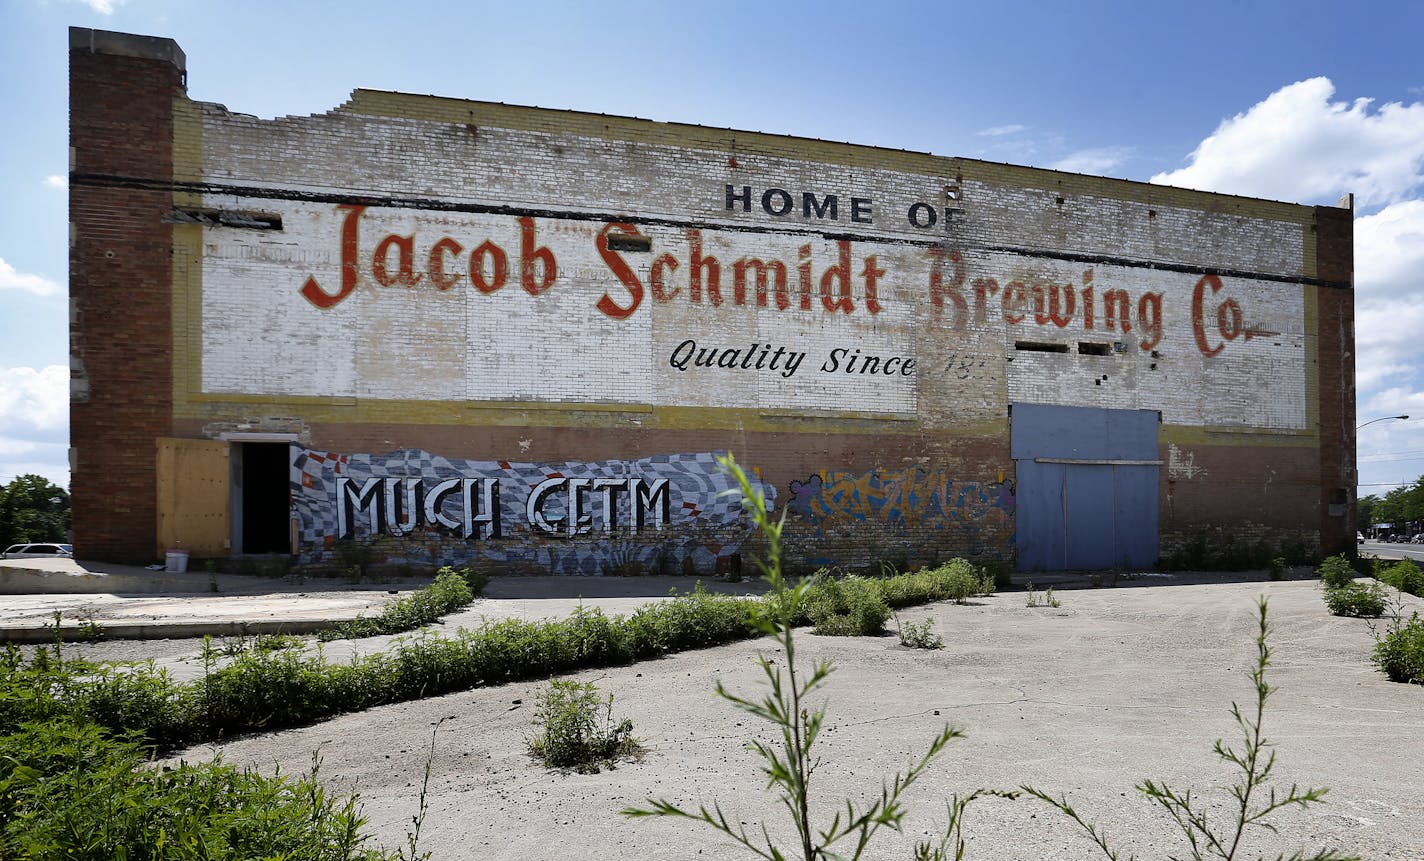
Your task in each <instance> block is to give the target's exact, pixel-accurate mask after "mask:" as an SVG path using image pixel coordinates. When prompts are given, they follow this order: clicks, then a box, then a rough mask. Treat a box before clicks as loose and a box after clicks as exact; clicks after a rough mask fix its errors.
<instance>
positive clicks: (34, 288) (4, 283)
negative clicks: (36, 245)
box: [0, 258, 60, 296]
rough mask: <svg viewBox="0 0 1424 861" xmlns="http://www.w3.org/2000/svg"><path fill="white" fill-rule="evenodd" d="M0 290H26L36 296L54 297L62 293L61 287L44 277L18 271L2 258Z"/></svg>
mask: <svg viewBox="0 0 1424 861" xmlns="http://www.w3.org/2000/svg"><path fill="white" fill-rule="evenodd" d="M0 290H24V291H26V292H28V293H33V294H35V295H36V296H52V295H54V294H55V293H58V292H59V291H60V287H59V285H58V284H56V283H55V282H53V281H51V280H50V279H48V278H46V277H44V276H43V275H30V274H28V273H26V272H20V271H17V270H16V269H15V267H13V266H11V265H10V264H8V263H6V262H5V260H4V258H0Z"/></svg>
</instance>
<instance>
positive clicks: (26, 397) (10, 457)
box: [0, 365, 69, 487]
mask: <svg viewBox="0 0 1424 861" xmlns="http://www.w3.org/2000/svg"><path fill="white" fill-rule="evenodd" d="M27 473H36V474H39V475H43V476H45V477H46V478H48V479H49V480H51V481H53V482H55V483H56V484H60V485H61V486H66V487H67V486H68V484H69V369H68V368H66V367H65V366H63V365H50V366H48V367H45V368H39V369H36V368H25V367H20V368H0V481H3V482H8V481H10V480H11V479H13V478H14V477H15V476H17V475H25V474H27Z"/></svg>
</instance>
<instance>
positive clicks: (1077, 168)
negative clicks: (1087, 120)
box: [1048, 146, 1132, 174]
mask: <svg viewBox="0 0 1424 861" xmlns="http://www.w3.org/2000/svg"><path fill="white" fill-rule="evenodd" d="M1131 157H1132V148H1131V147H1121V146H1105V147H1098V148H1096V149H1080V150H1078V151H1077V152H1073V153H1069V154H1068V155H1066V156H1064V157H1063V158H1060V159H1058V160H1057V161H1055V162H1052V163H1050V164H1049V165H1048V166H1049V168H1051V169H1053V170H1066V171H1069V172H1070V173H1091V174H1105V173H1109V172H1111V171H1113V170H1115V169H1116V168H1117V167H1119V166H1120V165H1121V164H1122V163H1123V162H1125V161H1127V160H1128V159H1129V158H1131Z"/></svg>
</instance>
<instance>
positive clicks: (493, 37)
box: [0, 0, 1424, 495]
mask: <svg viewBox="0 0 1424 861" xmlns="http://www.w3.org/2000/svg"><path fill="white" fill-rule="evenodd" d="M69 26H82V27H95V28H100V29H108V30H118V31H122V32H128V33H142V34H145V35H154V36H167V37H171V38H173V39H175V40H177V42H178V43H179V45H181V46H182V48H183V49H184V51H185V52H186V53H187V56H188V91H189V95H190V96H192V97H193V98H195V99H198V100H202V101H211V102H219V103H222V104H224V105H226V106H227V107H229V108H230V109H232V110H235V111H240V112H243V113H250V114H256V115H258V116H261V117H273V116H281V115H286V114H310V113H319V112H322V111H325V110H328V109H330V108H332V107H334V106H335V105H337V104H339V103H341V102H342V101H344V100H345V99H346V97H347V95H348V94H349V93H350V91H351V90H352V89H354V88H356V87H371V88H376V89H389V90H402V91H406V92H414V93H433V94H437V95H445V96H455V97H461V98H471V99H482V100H489V101H503V102H510V103H515V104H525V105H538V106H542V107H551V108H571V109H577V110H585V111H595V112H603V113H610V114H622V115H631V116H638V117H645V118H649V119H655V120H667V121H679V122H689V123H697V124H702V125H711V126H728V127H733V128H739V129H750V130H756V131H766V132H775V133H783V134H792V135H802V136H807V137H817V138H827V139H832V140H848V141H852V142H855V143H861V144H871V145H876V146H885V147H896V148H903V149H911V150H921V151H930V152H934V153H937V154H939V155H946V156H966V157H972V158H982V159H990V160H993V161H1005V162H1012V163H1016V164H1028V165H1035V166H1040V167H1051V168H1060V169H1066V170H1075V171H1081V172H1085V173H1094V174H1102V175H1107V176H1115V177H1123V178H1127V179H1134V180H1142V181H1161V182H1169V183H1171V184H1174V185H1184V186H1189V187H1195V188H1204V189H1209V190H1212V191H1222V192H1228V193H1233V194H1244V195H1252V196H1259V197H1269V198H1273V199H1279V200H1288V201H1292V202H1298V203H1333V202H1335V201H1336V200H1337V199H1338V198H1339V197H1340V196H1341V195H1343V194H1344V193H1346V192H1353V193H1354V194H1355V195H1356V198H1357V211H1356V215H1357V221H1356V281H1357V284H1356V286H1357V296H1356V309H1357V331H1356V338H1357V353H1358V361H1357V376H1358V383H1359V398H1358V410H1359V422H1360V423H1363V422H1365V421H1368V420H1369V419H1372V418H1375V417H1378V416H1386V415H1392V414H1402V413H1408V414H1410V415H1412V416H1415V418H1411V419H1410V420H1408V421H1384V422H1379V423H1377V424H1373V425H1371V426H1370V427H1368V428H1365V429H1364V430H1363V431H1361V433H1360V439H1359V455H1360V482H1361V488H1360V493H1361V495H1364V494H1366V493H1372V492H1373V493H1382V492H1385V491H1387V490H1388V489H1389V488H1390V487H1391V486H1393V485H1396V484H1399V483H1402V482H1412V481H1413V480H1414V479H1415V478H1417V477H1418V476H1419V475H1420V474H1421V473H1424V337H1421V335H1424V61H1421V59H1420V50H1421V48H1420V46H1421V44H1424V3H1419V2H1414V0H1401V2H1376V3H1371V2H1360V3H1351V4H1346V3H1340V2H1312V0H1293V2H1247V0H1236V2H1226V0H1205V2H1196V3H1191V4H1184V3H1155V2H1141V0H1135V2H1094V0H1077V2H1073V3H1066V2H1065V3H1059V2H1042V3H1027V2H1015V0H1007V2H1003V0H1001V2H995V3H985V4H973V5H971V4H966V3H959V2H947V0H946V2H923V3H920V2H883V3H866V2H849V3H841V2H780V3H778V2H768V0H762V2H741V0H728V1H727V2H715V3H704V4H698V3H685V2H659V0H652V1H651V2H645V3H639V4H633V5H621V6H620V5H617V4H614V5H609V4H607V3H591V2H590V3H550V2H541V0H525V2H519V3H510V2H498V3H485V2H458V0H452V2H428V3H426V2H418V0H414V2H407V3H403V4H391V3H371V2H364V0H348V1H347V2H301V3H291V2H285V3H275V2H265V0H264V2H245V3H240V4H238V3H212V2H197V0H192V2H176V1H175V0H68V2H66V0H0V129H4V130H5V131H4V132H3V133H0V155H3V158H0V194H3V199H4V201H5V203H6V205H5V206H3V207H0V481H6V482H8V481H9V480H10V479H11V478H13V477H14V476H15V475H18V474H21V473H29V472H37V473H40V474H42V475H45V476H47V477H49V478H50V479H51V480H53V481H56V482H58V483H61V484H66V483H67V481H68V468H67V454H66V450H67V433H68V430H67V385H68V383H67V381H68V371H67V364H68V347H67V343H68V342H67V337H68V336H67V332H66V326H67V310H66V309H67V299H66V287H65V284H66V280H67V266H68V259H67V221H66V194H67V191H66V188H65V183H64V176H65V173H66V171H67V134H68V130H67V123H68V116H67V107H66V106H67V101H66V100H67V68H66V67H67V59H68V58H67V50H68V48H67V46H68V41H67V39H68V36H67V28H68V27H69Z"/></svg>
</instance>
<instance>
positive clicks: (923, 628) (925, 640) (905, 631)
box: [895, 614, 944, 649]
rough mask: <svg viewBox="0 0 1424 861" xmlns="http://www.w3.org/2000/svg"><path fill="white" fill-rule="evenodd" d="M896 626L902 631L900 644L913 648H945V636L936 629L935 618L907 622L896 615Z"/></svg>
mask: <svg viewBox="0 0 1424 861" xmlns="http://www.w3.org/2000/svg"><path fill="white" fill-rule="evenodd" d="M895 627H896V628H898V629H899V631H900V645H902V646H908V647H909V648H911V649H943V648H944V638H943V637H941V636H940V635H939V634H936V633H935V632H934V631H932V630H930V629H931V628H933V627H934V619H925V620H924V621H923V622H906V621H904V620H902V619H901V618H900V616H899V614H896V615H895Z"/></svg>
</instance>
